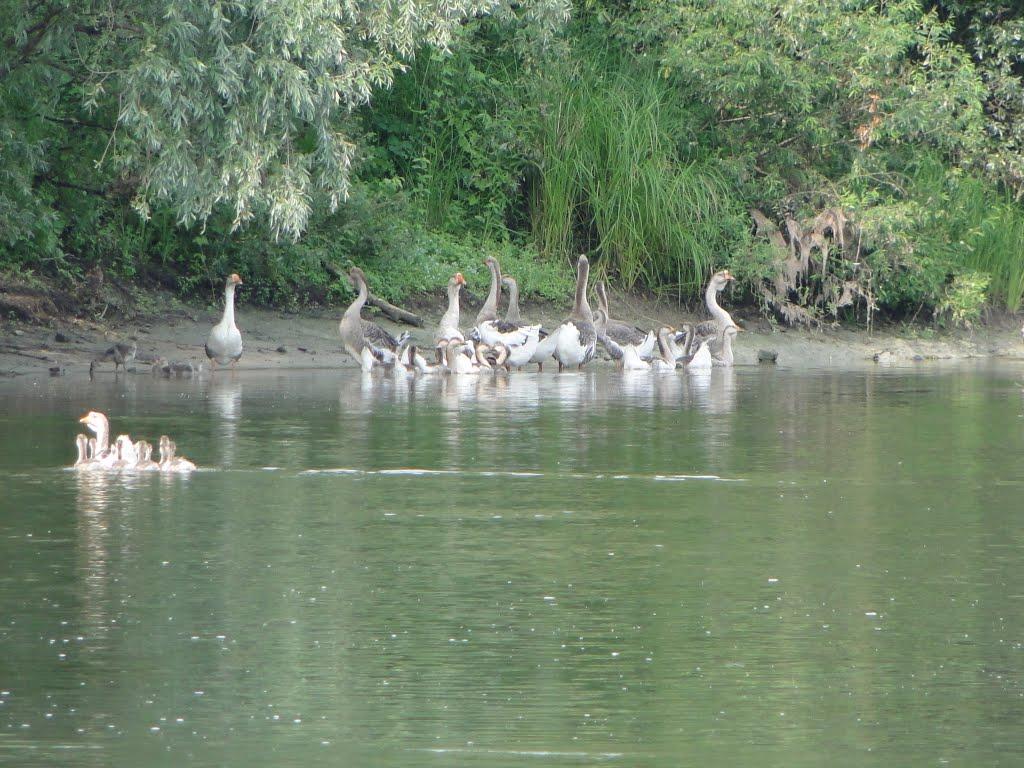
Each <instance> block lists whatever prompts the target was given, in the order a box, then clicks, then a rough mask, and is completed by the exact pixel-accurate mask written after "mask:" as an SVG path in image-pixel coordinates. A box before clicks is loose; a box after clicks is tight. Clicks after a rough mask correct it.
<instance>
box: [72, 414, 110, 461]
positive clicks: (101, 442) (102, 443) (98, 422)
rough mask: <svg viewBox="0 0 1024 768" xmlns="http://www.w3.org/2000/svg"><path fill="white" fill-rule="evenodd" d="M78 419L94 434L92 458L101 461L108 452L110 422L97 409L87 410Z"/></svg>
mask: <svg viewBox="0 0 1024 768" xmlns="http://www.w3.org/2000/svg"><path fill="white" fill-rule="evenodd" d="M78 421H79V422H80V423H82V424H85V426H86V428H87V429H88V430H89V431H90V432H92V433H93V434H94V435H96V449H95V451H94V458H95V459H96V460H98V461H101V460H102V459H103V458H104V457H105V456H107V455H108V454H109V453H110V422H109V421H108V420H107V417H106V416H104V415H103V414H102V413H100V412H99V411H89V412H88V413H87V414H85V416H83V417H82V418H80V419H79V420H78Z"/></svg>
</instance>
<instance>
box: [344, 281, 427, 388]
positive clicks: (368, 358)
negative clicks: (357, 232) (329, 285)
mask: <svg viewBox="0 0 1024 768" xmlns="http://www.w3.org/2000/svg"><path fill="white" fill-rule="evenodd" d="M349 280H351V282H352V287H353V288H354V289H356V290H357V291H358V295H357V296H356V298H355V301H353V302H352V304H351V305H349V308H348V309H346V310H345V314H344V315H342V318H341V322H340V323H338V333H339V334H341V343H342V345H343V346H344V347H345V351H346V352H348V353H349V354H350V355H351V356H352V357H353V358H354V359H355V361H356V362H357V363H359V366H360V367H361V368H362V369H363V371H370V370H372V369H373V365H374V363H375V362H380V363H383V364H384V365H394V364H395V362H396V360H397V356H398V347H399V346H400V345H401V344H403V343H404V342H405V341H406V340H407V339H408V338H409V335H408V334H402V336H400V337H399V338H397V339H396V338H395V337H394V336H392V335H391V334H390V333H388V332H387V331H385V330H384V329H383V328H381V327H380V326H379V325H377V324H376V323H373V322H370V321H369V320H363V319H362V317H360V312H362V309H363V305H364V304H366V300H367V299H368V298H369V296H370V288H369V286H368V285H367V283H366V275H365V274H363V270H361V269H360V268H359V267H352V269H351V270H349Z"/></svg>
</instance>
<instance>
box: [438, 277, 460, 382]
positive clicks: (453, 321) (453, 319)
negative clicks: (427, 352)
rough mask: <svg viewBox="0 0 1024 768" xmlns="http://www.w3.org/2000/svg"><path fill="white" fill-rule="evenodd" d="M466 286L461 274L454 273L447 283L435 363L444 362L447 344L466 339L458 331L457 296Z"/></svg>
mask: <svg viewBox="0 0 1024 768" xmlns="http://www.w3.org/2000/svg"><path fill="white" fill-rule="evenodd" d="M465 284H466V278H464V277H463V276H462V273H461V272H456V273H455V274H454V275H452V277H451V279H450V280H449V281H448V309H447V310H446V311H445V313H444V315H442V316H441V322H440V323H438V326H437V338H436V339H435V346H436V349H437V362H438V363H439V364H440V363H442V362H444V359H445V354H444V351H445V349H446V348H447V347H448V345H449V344H462V343H463V342H464V341H465V340H466V337H465V336H464V335H463V334H462V331H461V330H459V294H461V293H462V286H464V285H465Z"/></svg>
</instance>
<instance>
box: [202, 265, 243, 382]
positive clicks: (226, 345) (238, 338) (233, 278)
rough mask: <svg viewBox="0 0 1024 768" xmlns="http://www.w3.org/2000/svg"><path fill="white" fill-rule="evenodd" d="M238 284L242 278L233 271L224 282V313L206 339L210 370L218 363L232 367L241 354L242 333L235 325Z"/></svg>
mask: <svg viewBox="0 0 1024 768" xmlns="http://www.w3.org/2000/svg"><path fill="white" fill-rule="evenodd" d="M239 285H242V278H240V277H239V276H238V275H236V274H233V273H232V274H231V275H229V276H228V279H227V280H226V281H225V283H224V314H223V315H222V316H221V319H220V322H219V323H217V324H216V325H215V326H213V329H212V330H211V331H210V335H209V337H208V338H207V339H206V356H207V357H208V358H210V366H211V369H212V370H216V369H217V365H218V364H220V365H228V364H230V365H231V367H232V368H233V367H234V366H235V365H236V364H237V363H238V358H240V357H241V356H242V333H241V331H239V330H238V326H237V325H235V288H236V287H238V286H239Z"/></svg>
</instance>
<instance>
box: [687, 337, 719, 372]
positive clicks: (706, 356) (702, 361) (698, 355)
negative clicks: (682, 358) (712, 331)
mask: <svg viewBox="0 0 1024 768" xmlns="http://www.w3.org/2000/svg"><path fill="white" fill-rule="evenodd" d="M696 344H697V351H696V352H694V353H693V354H692V355H690V356H689V357H688V359H687V361H686V368H687V370H693V371H706V370H710V369H711V366H712V365H714V361H713V358H712V357H711V348H710V347H709V346H708V342H707V340H706V339H701V340H700V341H698V342H696Z"/></svg>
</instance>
